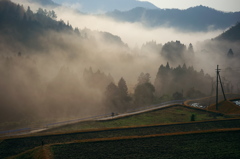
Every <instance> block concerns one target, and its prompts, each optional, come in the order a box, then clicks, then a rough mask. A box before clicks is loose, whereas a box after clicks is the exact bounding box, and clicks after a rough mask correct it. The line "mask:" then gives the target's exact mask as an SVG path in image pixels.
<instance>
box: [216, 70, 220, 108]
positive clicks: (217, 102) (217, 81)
mask: <svg viewBox="0 0 240 159" xmlns="http://www.w3.org/2000/svg"><path fill="white" fill-rule="evenodd" d="M216 71H217V82H216V84H217V86H216V110H217V111H218V75H219V72H220V69H219V68H218V65H217V69H216Z"/></svg>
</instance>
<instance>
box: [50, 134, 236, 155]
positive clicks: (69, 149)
mask: <svg viewBox="0 0 240 159" xmlns="http://www.w3.org/2000/svg"><path fill="white" fill-rule="evenodd" d="M239 140H240V131H234V132H214V133H213V132H212V133H202V134H190V135H176V136H160V137H150V138H138V139H124V140H113V141H97V142H85V143H72V144H62V145H54V146H52V150H53V152H54V158H57V159H61V158H63V159H65V158H73V159H74V158H158V159H160V158H164V159H165V158H184V159H186V158H194V159H198V158H199V159H200V158H201V159H202V158H208V159H211V158H218V159H220V158H231V159H234V158H239V157H240V151H239V147H240V143H239Z"/></svg>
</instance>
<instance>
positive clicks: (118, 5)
mask: <svg viewBox="0 0 240 159" xmlns="http://www.w3.org/2000/svg"><path fill="white" fill-rule="evenodd" d="M54 2H56V3H58V4H62V5H64V4H67V5H68V6H73V5H74V6H75V9H78V10H79V11H81V12H85V13H90V14H91V13H105V12H109V11H113V10H115V9H117V10H121V11H127V10H130V9H132V8H135V7H144V8H149V9H156V8H157V7H156V6H155V5H153V4H152V3H150V2H142V1H138V0H87V1H86V0H54Z"/></svg>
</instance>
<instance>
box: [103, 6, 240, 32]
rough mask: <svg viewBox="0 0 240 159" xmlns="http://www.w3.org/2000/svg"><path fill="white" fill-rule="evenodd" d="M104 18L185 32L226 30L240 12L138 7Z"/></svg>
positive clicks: (207, 8)
mask: <svg viewBox="0 0 240 159" xmlns="http://www.w3.org/2000/svg"><path fill="white" fill-rule="evenodd" d="M106 16H109V17H112V18H114V19H116V20H119V21H127V22H141V23H142V24H144V25H145V26H148V27H159V26H167V27H174V28H177V29H180V30H186V31H189V30H190V31H207V30H214V29H226V28H228V27H230V26H232V25H234V24H236V22H237V21H239V20H240V12H234V13H232V12H222V11H217V10H214V9H212V8H209V7H205V6H197V7H192V8H188V9H186V10H179V9H146V8H141V7H138V8H134V9H132V10H129V11H124V12H123V11H119V10H115V11H113V12H108V13H106Z"/></svg>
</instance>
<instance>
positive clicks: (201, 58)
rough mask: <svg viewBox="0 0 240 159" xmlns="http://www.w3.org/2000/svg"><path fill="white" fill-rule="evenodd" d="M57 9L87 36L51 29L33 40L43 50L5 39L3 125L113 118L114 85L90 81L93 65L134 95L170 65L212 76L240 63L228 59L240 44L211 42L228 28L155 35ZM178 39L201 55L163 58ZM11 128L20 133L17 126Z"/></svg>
mask: <svg viewBox="0 0 240 159" xmlns="http://www.w3.org/2000/svg"><path fill="white" fill-rule="evenodd" d="M15 1H16V0H15ZM17 3H19V2H17ZM23 3H24V1H23ZM28 5H30V6H31V9H32V10H33V11H34V12H35V11H36V10H37V8H38V6H37V5H33V4H29V3H27V2H25V3H24V7H25V9H26V8H27V6H28ZM47 9H52V8H47ZM54 10H55V12H56V14H57V16H58V18H57V19H58V20H63V21H64V22H66V23H69V24H70V25H72V27H73V28H75V27H77V28H79V31H80V35H77V34H73V33H70V32H67V31H66V32H57V31H54V30H51V31H49V30H47V31H44V32H43V34H41V35H38V37H36V39H32V41H33V43H34V44H36V46H30V44H29V45H25V46H24V45H22V43H21V42H20V41H18V40H17V39H12V40H11V43H9V42H8V39H7V38H5V37H2V38H0V41H1V42H2V45H1V46H0V47H1V50H2V51H1V58H0V61H1V62H0V74H1V76H2V78H1V80H0V88H1V90H5V91H4V92H3V91H2V92H1V94H0V96H1V97H0V102H1V105H3V111H2V112H3V113H2V114H1V119H0V120H1V121H4V122H13V123H14V122H16V121H19V120H21V121H22V123H23V121H24V122H26V123H28V125H29V123H31V122H33V123H34V122H38V123H48V122H53V121H64V120H69V119H76V118H83V117H89V116H93V115H99V114H104V113H111V111H110V110H109V109H108V108H107V107H106V106H105V105H104V104H103V102H102V100H103V96H104V91H105V88H106V87H107V83H106V82H100V81H101V80H102V79H100V78H99V79H98V78H97V79H96V80H95V83H89V81H86V80H85V79H84V72H85V71H84V70H86V69H89V68H90V67H91V68H92V71H93V73H96V74H97V75H99V76H101V78H102V77H103V78H107V77H110V76H112V77H113V82H114V83H115V84H117V83H118V81H119V79H120V78H121V77H123V78H124V79H125V80H126V83H127V86H128V89H129V90H128V91H129V93H133V92H134V88H135V86H136V84H137V82H138V76H139V75H140V73H141V72H144V73H149V74H150V76H151V79H150V81H151V82H152V83H154V80H155V78H156V74H157V72H158V68H159V66H160V65H162V64H163V65H166V63H167V62H169V63H170V65H171V67H177V66H178V65H181V66H182V65H183V64H184V63H185V64H186V65H187V66H193V67H194V68H195V69H196V70H197V71H200V70H201V69H203V70H204V72H205V73H208V74H210V75H211V76H214V75H215V69H216V65H217V64H219V65H220V67H221V68H227V67H229V66H233V67H234V68H236V67H239V64H238V62H237V59H227V60H226V55H227V52H228V49H229V48H232V49H233V50H234V52H235V53H236V57H239V52H240V49H239V45H238V43H228V42H222V43H215V42H213V41H211V40H207V39H211V38H214V37H216V36H217V35H219V34H220V33H222V32H223V31H222V30H215V31H209V32H181V31H179V30H176V29H174V28H167V27H166V28H154V29H149V28H146V27H144V26H142V25H141V24H140V23H123V22H117V21H114V20H113V19H109V18H106V17H104V16H101V15H99V16H96V15H84V14H81V13H78V12H77V11H72V10H70V9H67V8H65V7H58V8H54ZM105 32H109V33H111V34H113V35H116V36H119V37H120V38H121V39H119V38H118V37H116V36H112V35H109V34H108V33H105ZM6 37H7V36H6ZM109 39H110V40H109ZM176 40H179V41H180V42H181V44H184V45H185V46H186V47H188V45H189V44H190V43H192V44H193V49H194V54H193V55H191V56H189V55H188V54H187V52H188V51H187V49H186V50H184V52H183V56H182V57H181V58H179V60H178V59H177V60H176V59H175V60H172V61H171V59H167V57H165V56H163V55H162V54H161V49H162V47H163V46H164V44H165V43H167V42H170V41H173V42H175V41H176ZM147 42H151V44H153V47H152V48H151V47H150V48H149V49H146V50H144V49H142V45H143V44H146V43H147ZM176 43H177V42H176ZM146 48H147V47H146ZM19 52H21V53H19ZM98 70H100V71H98ZM108 74H110V75H108ZM236 82H237V80H235V83H236ZM96 83H97V84H96ZM94 84H96V85H97V87H94V86H93V85H94ZM210 84H211V83H210ZM9 112H11V113H12V114H11V115H9V114H8V113H9ZM40 121H41V122H40ZM10 125H11V124H10ZM12 125H13V126H12V127H14V126H15V127H16V124H15V125H14V124H12ZM12 127H11V126H8V128H12Z"/></svg>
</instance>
